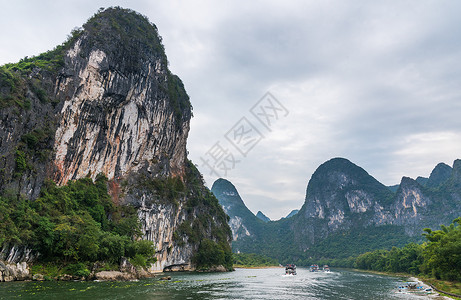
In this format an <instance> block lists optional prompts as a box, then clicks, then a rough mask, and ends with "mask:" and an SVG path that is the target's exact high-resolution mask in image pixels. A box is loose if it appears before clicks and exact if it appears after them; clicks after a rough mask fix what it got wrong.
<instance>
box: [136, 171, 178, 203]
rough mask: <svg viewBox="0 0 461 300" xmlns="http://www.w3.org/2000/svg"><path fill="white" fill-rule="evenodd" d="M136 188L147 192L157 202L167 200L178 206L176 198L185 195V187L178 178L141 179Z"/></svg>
mask: <svg viewBox="0 0 461 300" xmlns="http://www.w3.org/2000/svg"><path fill="white" fill-rule="evenodd" d="M137 186H138V188H144V189H147V190H149V191H150V192H151V193H152V194H154V195H156V196H157V198H158V199H159V200H167V201H169V202H171V203H174V204H175V205H176V206H178V198H179V197H181V196H184V195H185V192H186V187H185V185H184V183H183V182H182V180H181V178H180V177H157V178H148V177H144V178H141V179H140V180H139V181H138V183H137Z"/></svg>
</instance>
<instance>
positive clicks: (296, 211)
mask: <svg viewBox="0 0 461 300" xmlns="http://www.w3.org/2000/svg"><path fill="white" fill-rule="evenodd" d="M298 212H299V209H293V210H292V211H291V212H290V213H289V214H288V215H287V216H286V217H285V218H287V219H288V218H291V217H293V216H294V215H296V214H297V213H298Z"/></svg>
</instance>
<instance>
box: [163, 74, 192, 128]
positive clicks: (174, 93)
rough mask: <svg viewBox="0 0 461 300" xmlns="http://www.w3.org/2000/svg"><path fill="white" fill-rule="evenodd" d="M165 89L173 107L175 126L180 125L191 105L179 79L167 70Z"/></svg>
mask: <svg viewBox="0 0 461 300" xmlns="http://www.w3.org/2000/svg"><path fill="white" fill-rule="evenodd" d="M167 91H168V98H169V99H170V104H171V106H172V107H173V112H174V116H175V122H176V123H175V124H176V127H180V126H181V125H182V121H183V120H184V119H185V116H188V115H189V112H190V110H191V109H192V105H191V103H190V101H189V96H188V95H187V93H186V90H185V88H184V84H183V83H182V81H181V79H180V78H179V77H178V76H176V75H173V74H171V72H168V77H167ZM186 118H187V117H186Z"/></svg>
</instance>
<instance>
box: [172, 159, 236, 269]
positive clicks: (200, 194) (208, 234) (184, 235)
mask: <svg viewBox="0 0 461 300" xmlns="http://www.w3.org/2000/svg"><path fill="white" fill-rule="evenodd" d="M186 187H187V190H188V191H189V194H188V201H187V202H186V204H185V209H186V211H187V212H188V214H187V215H188V219H186V220H185V221H184V222H183V223H181V225H180V226H179V228H178V229H177V230H176V232H175V233H174V238H175V240H176V242H177V243H179V244H181V243H185V242H186V241H187V242H188V243H191V244H193V245H196V246H197V252H196V253H195V255H194V256H193V257H192V262H193V263H194V264H195V265H196V267H197V269H199V270H200V269H210V268H211V267H213V266H219V265H222V266H224V267H225V268H226V269H228V270H231V269H232V250H231V247H230V244H229V240H230V238H231V235H232V232H231V230H230V228H229V226H228V225H227V222H228V221H229V217H228V216H227V215H226V214H225V213H224V210H223V209H222V207H221V205H220V204H219V202H218V199H216V197H215V196H214V195H213V193H211V192H210V190H209V189H207V188H206V187H205V186H204V181H203V178H202V175H201V174H200V172H199V171H198V169H197V168H196V167H195V165H194V164H193V163H192V162H191V161H189V160H188V161H187V165H186ZM194 216H195V217H194Z"/></svg>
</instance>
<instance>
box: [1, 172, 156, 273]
mask: <svg viewBox="0 0 461 300" xmlns="http://www.w3.org/2000/svg"><path fill="white" fill-rule="evenodd" d="M106 183H107V179H106V178H105V177H104V176H98V177H97V178H96V181H95V182H93V181H92V180H91V179H90V178H83V179H80V180H77V181H71V182H69V183H68V184H67V185H66V186H63V187H57V186H56V185H55V184H54V183H53V182H46V184H45V185H44V187H43V188H42V191H41V195H40V197H39V198H38V199H37V200H36V201H34V202H29V201H27V200H23V199H19V200H18V199H15V198H14V197H0V210H1V211H2V214H0V244H2V245H3V244H4V243H9V244H23V245H28V246H29V247H31V248H32V249H34V250H36V251H38V252H40V253H41V256H40V260H41V261H42V262H46V261H54V262H56V261H60V262H64V263H66V264H67V265H68V266H69V267H68V268H74V269H72V270H73V271H72V270H71V271H72V274H75V275H76V276H87V275H85V274H86V269H85V268H86V267H85V268H83V267H82V263H85V262H91V261H96V260H102V261H107V262H109V263H117V262H119V260H120V258H121V257H122V256H127V257H132V258H134V257H136V256H138V257H139V256H140V257H142V258H143V259H144V260H145V262H146V263H150V262H154V259H153V255H154V253H155V249H154V244H153V243H152V242H150V241H138V240H136V239H134V238H136V235H137V233H138V232H139V226H140V225H139V221H138V219H137V215H136V210H135V209H133V208H131V209H130V208H127V207H118V206H115V205H114V204H113V203H112V201H111V199H110V196H109V194H108V193H107V185H106ZM69 264H74V265H69ZM144 266H145V264H144Z"/></svg>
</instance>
